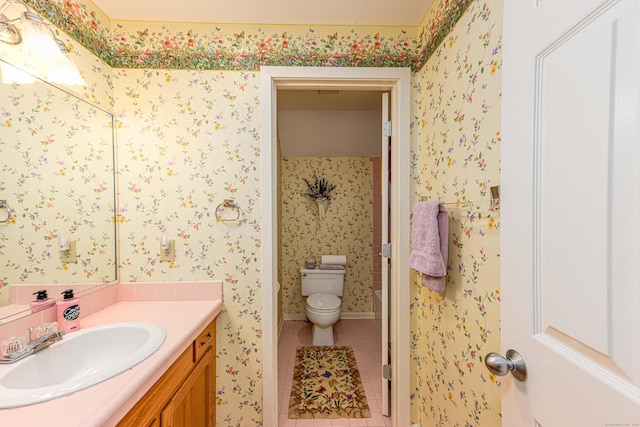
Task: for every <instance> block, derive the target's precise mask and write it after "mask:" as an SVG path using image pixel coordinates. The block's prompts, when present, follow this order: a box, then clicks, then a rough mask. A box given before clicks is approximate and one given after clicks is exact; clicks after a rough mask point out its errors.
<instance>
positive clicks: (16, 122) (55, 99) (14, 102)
mask: <svg viewBox="0 0 640 427" xmlns="http://www.w3.org/2000/svg"><path fill="white" fill-rule="evenodd" d="M0 65H1V66H2V71H3V72H4V73H5V75H8V74H9V73H11V72H17V73H22V71H20V70H18V69H17V68H15V67H13V66H11V65H10V64H8V63H7V62H4V61H1V60H0ZM32 80H35V83H31V84H16V83H13V84H3V83H2V82H1V81H0V153H1V160H0V265H1V266H2V268H1V269H0V306H3V305H7V304H11V303H13V302H15V301H9V288H10V286H9V285H18V286H20V285H23V284H57V283H59V284H83V285H85V284H95V285H100V284H104V283H109V282H114V281H116V280H117V262H116V224H115V206H116V203H115V172H114V169H115V168H114V138H113V115H112V114H111V113H110V112H108V111H105V110H104V109H102V108H100V107H97V106H95V105H93V104H91V103H89V102H87V101H86V100H84V99H82V98H79V97H78V96H77V95H75V94H73V93H70V92H67V91H65V90H63V89H61V88H59V87H57V86H54V85H51V84H49V83H47V82H44V81H42V80H40V79H37V78H32ZM2 201H4V203H3V202H2ZM3 206H4V207H3ZM60 239H62V240H66V241H67V242H68V243H70V244H71V245H72V246H73V245H75V249H76V262H73V260H70V261H69V260H68V259H67V262H65V261H63V258H61V255H67V256H68V255H71V254H69V253H66V252H64V253H63V252H61V251H60V248H59V240H60ZM70 287H73V286H70ZM83 289H84V287H83ZM49 297H50V298H55V299H58V297H60V295H49ZM34 298H35V297H34ZM3 311H4V310H3ZM12 314H15V313H12ZM1 317H2V316H1V315H0V319H1Z"/></svg>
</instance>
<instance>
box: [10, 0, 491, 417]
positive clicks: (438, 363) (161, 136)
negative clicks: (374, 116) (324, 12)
mask: <svg viewBox="0 0 640 427" xmlns="http://www.w3.org/2000/svg"><path fill="white" fill-rule="evenodd" d="M27 3H29V4H30V5H31V6H33V7H34V8H35V9H36V10H37V11H39V13H40V14H41V15H42V16H46V17H47V19H49V20H50V21H51V22H53V23H54V24H55V25H56V26H57V27H58V29H56V32H57V33H58V35H59V36H60V37H62V38H63V39H64V40H65V42H66V43H67V44H68V46H70V47H71V48H72V49H71V50H72V55H73V57H74V60H75V61H76V62H77V63H79V65H80V67H81V70H82V74H83V77H84V78H85V80H87V81H88V83H89V85H88V86H87V87H86V88H84V89H81V90H79V91H77V93H78V94H79V96H81V97H84V98H85V99H87V100H90V101H92V102H93V103H96V104H100V105H103V106H105V108H107V109H109V108H113V111H115V112H116V113H115V114H116V123H115V124H116V132H117V157H118V163H117V166H116V171H117V183H118V199H119V211H118V216H117V222H118V227H119V238H120V243H119V246H120V250H121V254H120V257H119V266H118V267H119V268H120V272H121V279H122V281H124V282H127V281H131V282H135V281H176V282H179V281H193V280H209V279H211V278H214V279H222V280H224V282H225V284H224V287H225V304H224V307H225V308H224V311H223V313H221V315H220V317H219V318H218V319H219V320H218V325H219V327H218V329H219V330H218V342H217V348H218V354H217V358H218V362H217V376H218V389H217V423H218V425H224V426H248V425H251V426H253V425H261V423H262V354H261V352H262V320H261V315H262V301H261V286H262V284H261V283H260V268H261V259H260V254H259V251H260V244H261V242H260V232H261V223H260V220H261V218H260V211H261V206H260V204H261V196H260V186H261V184H260V179H261V171H260V161H261V157H260V156H261V154H260V142H259V140H260V121H259V120H260V118H259V114H258V108H259V104H260V88H259V75H258V72H257V70H258V68H259V66H260V65H261V64H268V65H319V66H410V67H412V69H413V70H414V73H415V74H414V78H413V82H412V84H413V88H412V100H413V106H412V112H413V113H414V118H413V123H412V144H414V145H415V149H414V150H413V152H412V159H411V165H412V182H413V185H415V190H416V191H415V194H414V197H416V198H418V197H422V196H425V197H428V198H432V199H443V200H445V201H447V202H452V201H458V200H459V201H460V207H459V208H457V209H452V213H451V215H450V230H451V241H450V248H451V249H450V255H449V260H450V261H449V282H448V284H447V291H446V293H445V294H444V295H439V294H434V293H432V292H430V291H428V290H426V289H425V288H422V287H421V285H420V284H419V279H418V278H417V277H415V276H414V277H413V278H412V279H413V282H412V284H411V286H412V293H411V298H412V305H411V322H412V325H411V334H412V360H411V363H412V368H411V373H412V375H411V376H412V384H411V387H412V390H411V391H412V401H411V411H412V412H411V418H412V420H413V421H414V422H417V423H419V424H421V425H423V426H427V425H451V426H457V425H460V426H462V425H465V426H466V425H470V426H471V425H474V426H485V425H500V424H501V421H500V390H499V381H498V380H497V379H496V378H495V377H493V376H491V375H490V374H489V373H488V371H486V370H485V369H484V366H483V359H482V358H483V357H484V354H485V353H486V352H488V351H492V350H494V349H495V348H499V299H500V297H499V281H498V279H499V278H498V273H499V265H498V263H499V246H498V234H499V225H500V218H499V211H491V210H490V209H489V208H488V203H487V202H486V200H488V197H489V196H488V189H489V187H490V186H492V185H497V184H499V144H500V133H499V132H500V119H499V118H500V107H499V106H500V91H501V86H500V73H501V70H500V65H501V60H500V56H501V32H502V31H501V20H502V17H501V13H502V1H500V0H487V1H486V2H480V1H478V0H435V1H434V4H433V5H432V7H431V9H430V11H429V12H428V13H427V15H426V16H425V18H424V20H423V24H421V25H420V26H419V27H412V28H397V27H380V28H376V27H371V28H369V27H355V28H349V27H335V28H334V27H313V28H307V27H305V26H291V27H286V26H255V25H233V26H231V25H215V24H199V25H193V26H189V25H186V24H185V25H178V24H168V23H164V24H163V23H153V24H152V23H147V22H112V21H111V20H110V19H109V18H108V17H106V16H105V15H104V14H103V13H102V12H101V11H100V10H99V9H97V8H96V7H95V6H94V5H93V3H92V2H91V1H89V0H82V1H80V2H72V1H69V0H64V1H57V0H53V1H51V0H27ZM452 29H453V31H451V30H452ZM65 34H66V36H65ZM112 67H115V70H114V69H112ZM2 121H4V118H3V119H2ZM61 152H63V151H58V150H55V153H54V151H51V153H52V154H51V156H50V157H51V158H53V156H55V155H60V154H59V153H61ZM289 161H290V159H289V160H287V161H283V162H282V164H283V165H284V164H286V163H288V162H289ZM286 167H288V166H287V165H284V167H283V169H285V168H286ZM314 167H315V166H314ZM314 167H310V168H307V169H305V170H308V171H311V172H313V171H314ZM323 167H325V166H323ZM369 167H370V166H369ZM317 170H318V173H321V172H322V171H323V170H324V169H322V170H321V169H317ZM341 173H342V172H335V174H336V176H340V174H341ZM364 173H365V172H362V174H363V175H364ZM368 173H369V174H370V173H371V172H368ZM332 176H333V175H332ZM350 179H356V178H350ZM357 179H360V177H358V178H357ZM337 183H338V182H337ZM338 184H339V188H338V191H345V193H344V194H348V193H346V191H347V190H346V189H347V188H348V187H349V185H351V184H350V183H348V182H347V183H344V184H343V183H341V182H340V183H338ZM367 185H368V186H369V185H370V178H369V182H368V184H367ZM283 186H284V184H283ZM343 188H344V190H343ZM362 188H364V187H362ZM367 188H369V187H367ZM297 191H300V189H298V190H297ZM359 191H360V188H358V191H355V192H354V191H353V190H352V191H351V194H355V193H358V192H359ZM56 197H58V196H56ZM299 197H300V200H299V201H300V202H301V204H300V206H301V207H306V210H305V212H302V213H300V215H302V216H305V215H309V219H308V220H307V221H308V224H304V225H305V227H307V229H309V230H313V227H317V226H318V223H317V221H318V218H317V210H315V211H314V210H313V205H311V206H308V205H304V203H305V202H308V203H309V204H310V203H312V202H311V201H309V200H305V199H304V198H302V196H299ZM340 197H341V194H340V193H336V200H335V201H334V202H332V204H331V205H330V206H329V210H328V216H327V218H326V219H325V220H324V221H327V220H328V221H334V220H336V219H337V218H338V217H337V216H335V217H332V215H334V214H335V213H336V212H337V209H338V207H340V208H341V209H342V203H343V201H340ZM227 198H230V199H233V200H234V201H235V202H236V203H237V204H238V206H239V207H240V214H241V215H240V219H239V221H237V222H232V223H226V222H217V221H216V219H215V215H214V212H215V209H216V208H217V206H218V205H219V204H220V203H222V201H223V200H224V199H227ZM368 200H369V201H370V200H371V197H368ZM344 201H345V202H346V198H345V199H344ZM288 202H289V201H288V200H287V199H283V202H282V203H283V205H284V204H285V203H288ZM467 202H470V203H467ZM358 203H361V204H364V203H365V201H364V199H363V200H361V201H360V202H358ZM353 210H354V211H358V212H365V210H364V209H363V210H357V209H353ZM312 213H313V216H312ZM359 215H361V216H362V217H363V216H365V215H366V214H365V213H359ZM341 217H342V216H341ZM357 219H358V220H360V219H362V218H360V217H359V218H357ZM314 221H315V222H314ZM350 221H351V223H347V224H348V225H349V226H355V227H360V225H359V222H356V219H350ZM369 222H370V219H369ZM282 227H283V230H284V228H285V224H282ZM26 228H28V226H25V230H26ZM162 233H166V234H167V235H168V236H169V237H170V238H172V239H174V240H175V241H176V259H175V261H174V262H172V263H164V262H163V263H160V262H159V260H158V255H159V246H160V237H161V235H162ZM359 235H360V234H358V236H359ZM43 240H44V239H43ZM343 240H347V238H346V237H345V238H344V239H343ZM359 244H360V243H359ZM361 244H363V245H365V243H364V240H363V241H362V242H361ZM333 247H334V246H331V248H333ZM319 249H320V252H319V253H318V254H317V255H316V256H319V255H321V254H322V249H324V248H323V247H322V246H320V247H319ZM283 250H284V248H283ZM345 250H346V249H345ZM363 254H364V256H368V257H371V251H370V250H369V251H366V252H363ZM36 255H38V254H36ZM40 255H42V253H40ZM34 256H35V255H34ZM348 256H349V255H348ZM283 258H285V259H286V258H287V257H286V255H284V254H283ZM355 261H359V260H358V259H357V258H354V262H355ZM3 262H4V260H3ZM351 262H352V260H351V259H350V260H349V263H351ZM369 263H370V260H369ZM295 264H296V270H297V268H299V265H300V260H298V259H297V260H296V262H295ZM3 265H4V264H3ZM21 268H22V264H21ZM350 269H351V268H350ZM352 270H353V271H357V272H360V273H361V274H364V275H366V274H369V273H367V270H366V267H363V268H361V267H360V266H357V267H356V268H353V269H352ZM2 271H3V274H4V269H3V270H2ZM283 281H284V280H283ZM357 281H358V282H361V283H364V282H366V281H369V282H370V279H367V278H365V277H364V276H361V277H357V278H354V283H355V282H357ZM296 282H297V278H296ZM348 298H349V303H348V308H349V310H354V311H358V310H367V311H368V310H370V308H368V307H370V306H371V300H370V298H371V295H370V292H369V291H368V289H367V292H364V293H362V292H360V294H358V292H353V293H352V295H348ZM294 300H295V297H293V296H292V297H291V298H290V299H289V300H287V299H286V298H285V300H284V301H283V304H284V305H286V304H289V302H291V301H294ZM362 307H364V308H362Z"/></svg>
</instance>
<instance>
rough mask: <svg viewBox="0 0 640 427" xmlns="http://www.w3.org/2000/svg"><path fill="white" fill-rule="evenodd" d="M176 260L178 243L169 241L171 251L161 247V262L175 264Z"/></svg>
mask: <svg viewBox="0 0 640 427" xmlns="http://www.w3.org/2000/svg"><path fill="white" fill-rule="evenodd" d="M175 259H176V241H175V240H173V239H171V240H169V249H163V248H162V244H161V245H160V262H173V261H175Z"/></svg>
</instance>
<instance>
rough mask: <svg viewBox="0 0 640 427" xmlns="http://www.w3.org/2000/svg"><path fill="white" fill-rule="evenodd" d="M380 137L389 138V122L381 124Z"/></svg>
mask: <svg viewBox="0 0 640 427" xmlns="http://www.w3.org/2000/svg"><path fill="white" fill-rule="evenodd" d="M382 136H391V121H388V122H384V123H383V124H382Z"/></svg>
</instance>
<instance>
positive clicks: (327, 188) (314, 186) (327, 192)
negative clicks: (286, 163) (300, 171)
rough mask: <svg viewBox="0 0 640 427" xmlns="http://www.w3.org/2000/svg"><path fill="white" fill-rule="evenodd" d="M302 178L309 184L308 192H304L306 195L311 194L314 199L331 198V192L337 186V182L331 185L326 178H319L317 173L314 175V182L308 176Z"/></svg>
mask: <svg viewBox="0 0 640 427" xmlns="http://www.w3.org/2000/svg"><path fill="white" fill-rule="evenodd" d="M302 179H303V180H304V182H305V183H306V184H307V187H308V189H309V192H308V193H304V194H305V196H309V197H311V198H312V199H313V200H318V199H327V200H331V192H332V191H333V190H335V188H336V186H335V184H333V185H330V184H329V183H328V182H327V180H326V179H324V178H318V177H317V176H316V175H313V183H312V182H310V181H309V180H308V179H306V178H302Z"/></svg>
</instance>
